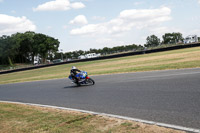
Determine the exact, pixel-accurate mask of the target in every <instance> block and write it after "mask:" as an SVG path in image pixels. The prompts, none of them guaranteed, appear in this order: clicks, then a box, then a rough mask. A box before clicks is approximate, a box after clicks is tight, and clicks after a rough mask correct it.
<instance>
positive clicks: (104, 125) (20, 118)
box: [0, 103, 184, 133]
mask: <svg viewBox="0 0 200 133" xmlns="http://www.w3.org/2000/svg"><path fill="white" fill-rule="evenodd" d="M0 132H1V133H30V132H34V133H133V132H134V133H184V132H183V131H178V130H173V129H169V128H164V127H159V126H155V125H147V124H142V123H137V122H133V121H127V120H122V119H116V118H110V117H105V116H99V115H91V114H85V113H80V112H73V111H67V110H59V109H51V108H44V107H36V106H28V105H18V104H10V103H0Z"/></svg>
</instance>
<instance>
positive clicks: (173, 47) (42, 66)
mask: <svg viewBox="0 0 200 133" xmlns="http://www.w3.org/2000/svg"><path fill="white" fill-rule="evenodd" d="M198 46H200V43H193V44H187V45H177V46H171V47H166V48H158V49H152V50H142V51H136V52H127V53H122V54H115V55H109V56H101V57H96V58H90V59H81V60H72V61H67V62H61V63H55V64H48V65H39V66H34V67H27V68H20V69H14V70H9V71H2V72H0V74H8V73H12V72H19V71H26V70H33V69H39V68H44V67H50V66H56V65H62V64H70V63H77V62H86V61H95V60H104V59H112V58H119V57H125V56H132V55H141V54H149V53H155V52H163V51H169V50H176V49H183V48H190V47H198Z"/></svg>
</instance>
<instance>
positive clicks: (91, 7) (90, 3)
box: [0, 0, 200, 52]
mask: <svg viewBox="0 0 200 133" xmlns="http://www.w3.org/2000/svg"><path fill="white" fill-rule="evenodd" d="M25 31H35V32H36V33H43V34H47V35H49V36H52V37H54V38H57V39H59V41H60V42H61V44H60V49H63V51H65V52H67V51H73V50H88V49H90V48H103V47H113V46H119V45H129V44H142V45H143V44H144V43H145V42H146V37H147V36H149V35H152V34H155V35H157V36H158V37H160V38H161V36H162V35H163V34H164V33H167V32H181V33H182V34H183V36H184V37H185V36H187V35H190V34H197V35H198V36H200V0H0V36H2V35H11V34H13V33H16V32H25Z"/></svg>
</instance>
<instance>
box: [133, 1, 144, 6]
mask: <svg viewBox="0 0 200 133" xmlns="http://www.w3.org/2000/svg"><path fill="white" fill-rule="evenodd" d="M141 4H144V2H141V1H140V2H134V3H133V5H134V6H138V5H141Z"/></svg>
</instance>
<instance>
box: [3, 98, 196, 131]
mask: <svg viewBox="0 0 200 133" xmlns="http://www.w3.org/2000/svg"><path fill="white" fill-rule="evenodd" d="M0 102H2V103H14V104H22V105H31V106H39V107H48V108H54V109H62V110H69V111H77V112H82V113H89V114H93V115H102V116H108V117H114V118H119V119H124V120H131V121H136V122H141V123H146V124H151V125H157V126H161V127H166V128H172V129H177V130H182V131H187V132H194V133H200V129H194V128H189V127H183V126H178V125H172V124H165V123H159V122H154V121H148V120H142V119H137V118H132V117H127V116H120V115H113V114H106V113H100V112H93V111H87V110H80V109H73V108H66V107H59V106H52V105H42V104H34V103H23V102H13V101H1V100H0Z"/></svg>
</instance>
